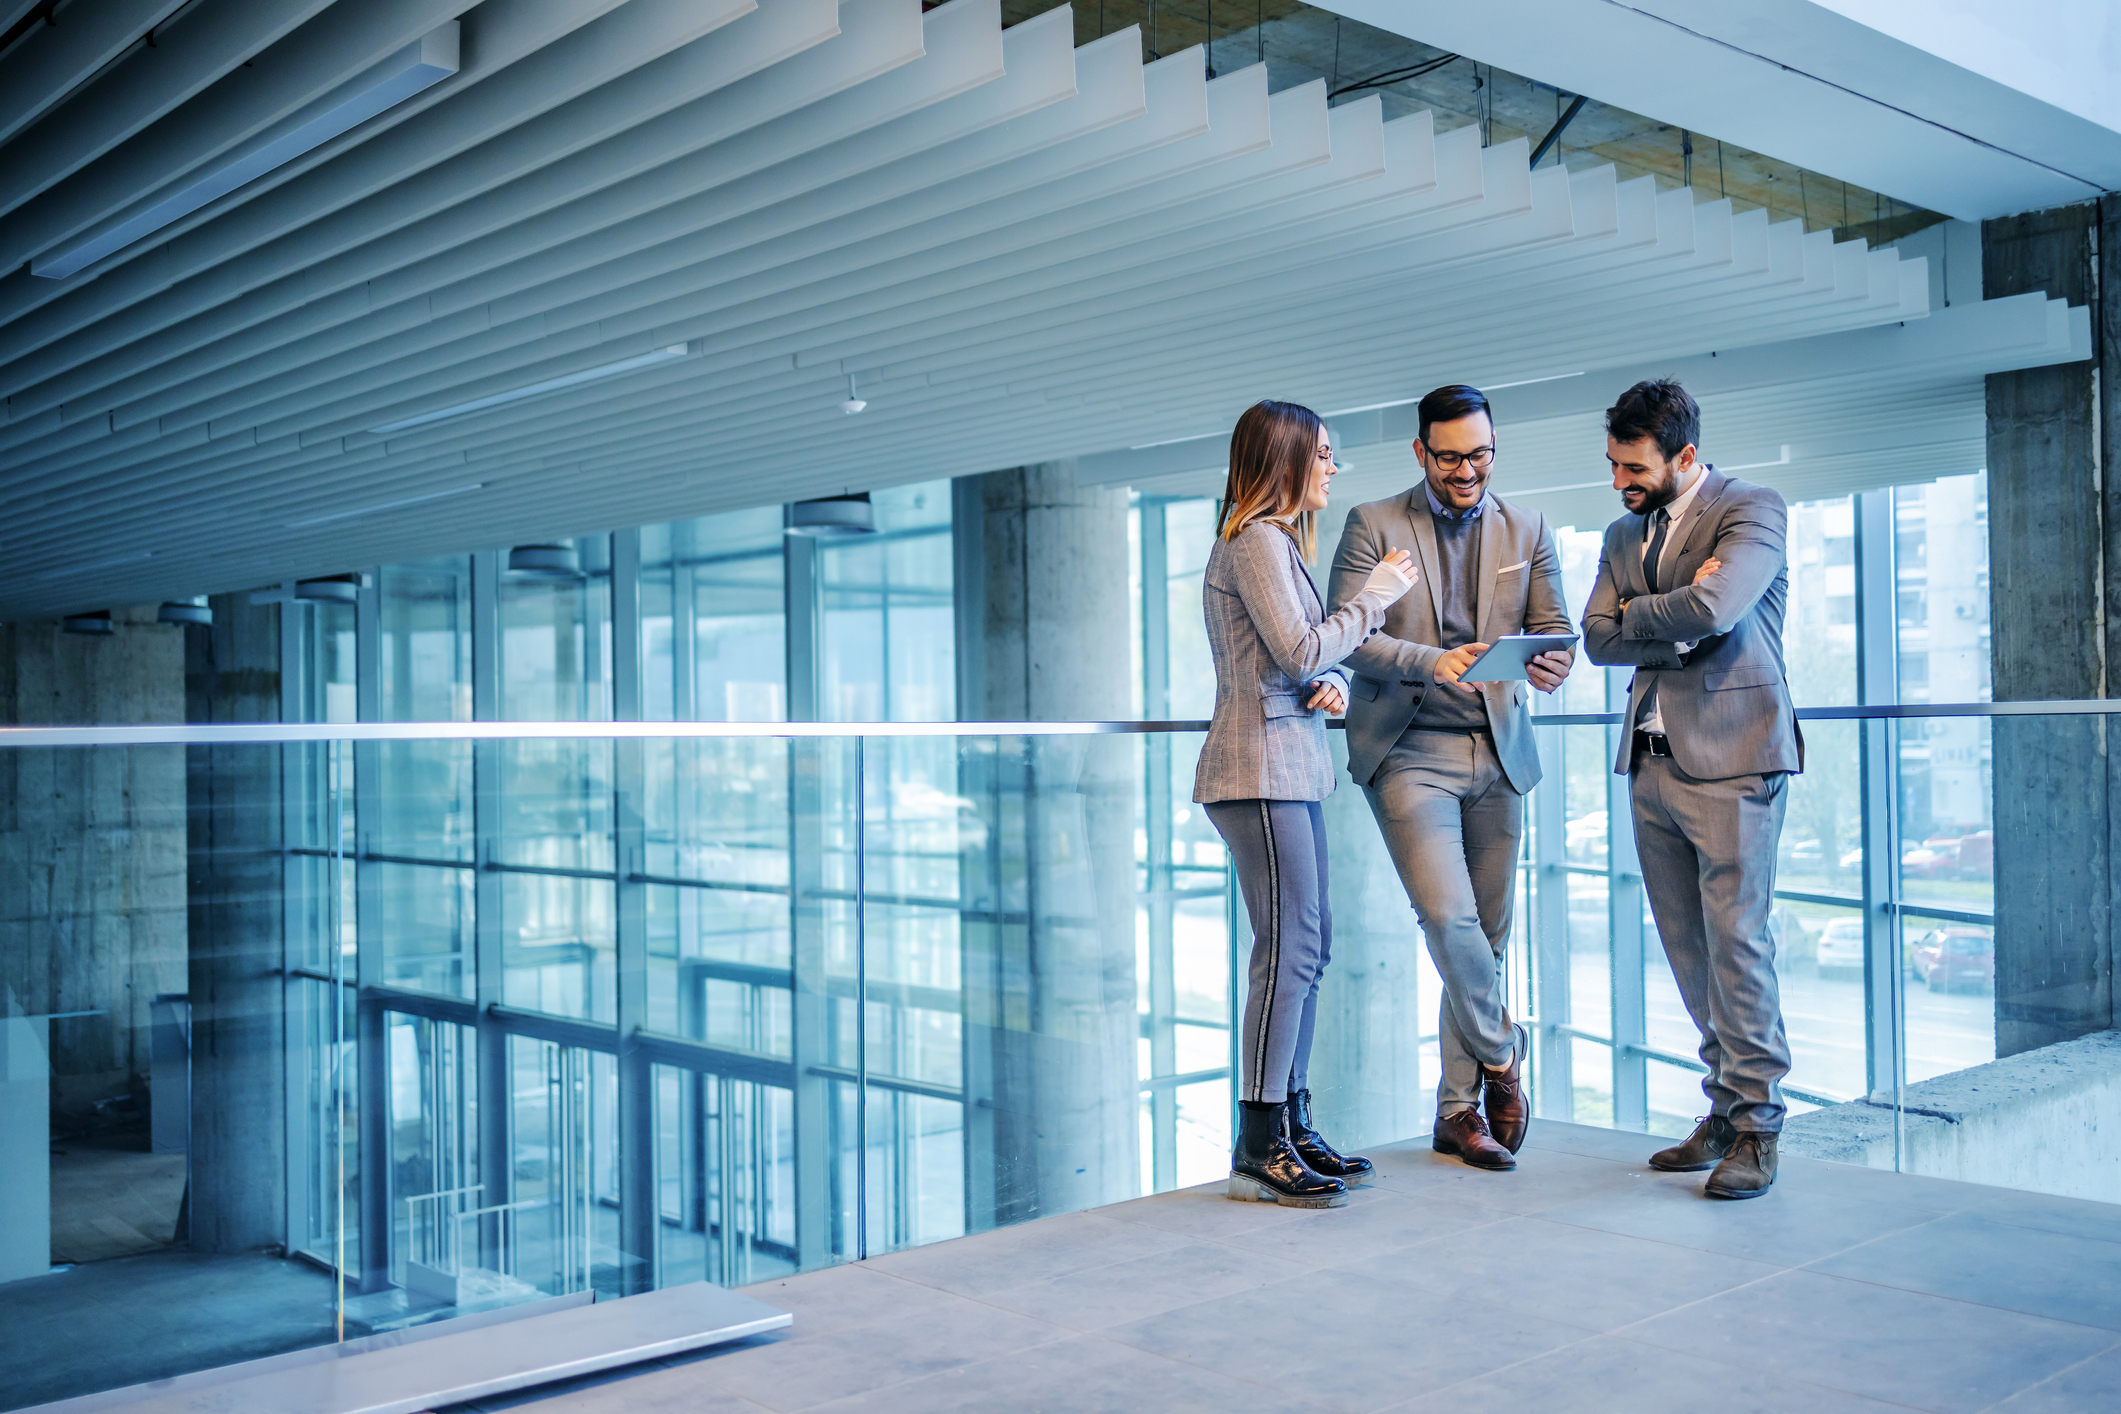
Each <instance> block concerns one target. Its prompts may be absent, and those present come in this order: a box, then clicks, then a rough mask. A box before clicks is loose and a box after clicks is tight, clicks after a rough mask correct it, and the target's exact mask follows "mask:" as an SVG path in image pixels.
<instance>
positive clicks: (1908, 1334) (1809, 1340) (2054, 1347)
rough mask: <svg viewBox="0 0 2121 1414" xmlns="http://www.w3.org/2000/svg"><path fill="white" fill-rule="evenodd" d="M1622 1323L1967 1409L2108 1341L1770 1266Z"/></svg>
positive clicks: (2082, 1331)
mask: <svg viewBox="0 0 2121 1414" xmlns="http://www.w3.org/2000/svg"><path fill="white" fill-rule="evenodd" d="M1622 1334H1623V1335H1625V1336H1626V1337H1627V1338H1628V1339H1629V1340H1636V1341H1641V1342H1643V1343H1645V1344H1649V1345H1661V1346H1664V1347H1665V1348H1666V1349H1670V1350H1680V1351H1685V1352H1687V1353H1690V1354H1694V1355H1699V1356H1702V1357H1704V1358H1706V1359H1709V1360H1713V1361H1718V1362H1721V1363H1723V1364H1725V1365H1726V1366H1728V1367H1731V1368H1734V1369H1745V1370H1752V1369H1759V1368H1763V1365H1765V1367H1766V1368H1770V1369H1777V1370H1789V1371H1794V1372H1801V1373H1802V1374H1803V1376H1804V1377H1805V1378H1806V1379H1807V1380H1809V1381H1812V1382H1816V1383H1818V1384H1822V1385H1826V1386H1828V1387H1830V1388H1834V1389H1843V1390H1848V1391H1850V1392H1852V1393H1856V1394H1862V1395H1868V1396H1869V1397H1871V1398H1873V1399H1883V1400H1890V1401H1897V1402H1900V1403H1903V1404H1911V1405H1914V1406H1916V1407H1917V1408H1922V1409H1936V1410H1943V1411H1961V1410H1964V1411H1969V1414H1971V1411H1974V1410H1979V1409H1984V1408H1986V1407H1988V1406H1989V1405H1991V1404H1994V1403H1996V1402H1997V1401H1998V1400H2001V1399H2005V1398H2007V1397H2009V1396H2010V1395H2012V1394H2015V1393H2017V1392H2018V1391H2019V1390H2021V1389H2024V1388H2026V1387H2028V1386H2029V1385H2032V1384H2033V1383H2035V1382H2036V1381H2038V1380H2041V1379H2044V1378H2046V1377H2047V1376H2048V1375H2051V1374H2053V1373H2054V1372H2056V1371H2057V1370H2060V1369H2062V1368H2064V1367H2066V1366H2069V1365H2073V1364H2075V1363H2077V1362H2078V1361H2080V1360H2083V1359H2085V1358H2086V1357H2088V1356H2091V1355H2094V1354H2097V1353H2098V1352H2099V1351H2101V1350H2104V1349H2106V1348H2107V1347H2109V1346H2111V1345H2112V1344H2113V1336H2112V1335H2111V1334H2110V1333H2108V1332H2106V1331H2102V1330H2096V1329H2093V1328H2092V1327H2089V1326H2077V1325H2067V1324H2064V1323H2063V1322H2060V1321H2050V1320H2045V1319H2042V1318H2041V1317H2038V1316H2027V1315H2021V1314H2020V1313H2018V1312H2016V1311H2001V1310H1997V1309H1996V1308H1994V1307H1991V1306H1976V1305H1972V1304H1969V1303H1967V1302H1964V1301H1953V1300H1950V1299H1948V1298H1946V1297H1941V1296H1927V1295H1922V1294H1920V1293H1917V1292H1910V1291H1898V1290H1895V1289H1893V1288H1891V1287H1883V1286H1874V1285H1872V1284H1870V1283H1868V1282H1858V1281H1849V1280H1846V1279H1844V1278H1840V1277H1829V1276H1822V1275H1820V1274H1818V1273H1817V1272H1808V1271H1807V1272H1781V1273H1778V1274H1777V1275H1775V1276H1772V1277H1769V1278H1768V1279H1767V1280H1765V1281H1761V1282H1756V1283H1754V1284H1753V1285H1751V1286H1748V1287H1745V1288H1743V1289H1741V1290H1738V1291H1733V1292H1727V1293H1725V1294H1724V1295H1721V1296H1712V1297H1710V1298H1709V1299H1707V1300H1705V1301H1700V1302H1696V1303H1695V1304H1694V1305H1692V1306H1687V1307H1684V1308H1682V1309H1680V1310H1678V1311H1673V1312H1669V1313H1667V1314H1665V1315H1662V1316H1656V1317H1652V1318H1651V1319H1649V1320H1647V1321H1643V1322H1641V1323H1639V1324H1637V1325H1633V1326H1629V1327H1628V1328H1627V1329H1626V1330H1625V1331H1624V1332H1622ZM1704 1407H1709V1406H1704Z"/></svg>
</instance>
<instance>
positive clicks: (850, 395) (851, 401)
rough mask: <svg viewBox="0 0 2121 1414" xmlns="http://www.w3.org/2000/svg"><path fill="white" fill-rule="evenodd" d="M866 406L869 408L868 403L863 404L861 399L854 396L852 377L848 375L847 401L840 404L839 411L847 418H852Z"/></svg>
mask: <svg viewBox="0 0 2121 1414" xmlns="http://www.w3.org/2000/svg"><path fill="white" fill-rule="evenodd" d="M867 406H869V404H868V403H866V402H864V401H863V400H862V399H860V398H858V397H856V396H855V395H854V375H853V374H852V373H850V374H848V375H847V401H846V402H844V403H841V404H840V411H841V412H843V413H846V414H847V416H849V417H852V416H854V415H855V414H856V413H858V412H860V411H861V410H862V409H863V408H865V407H867Z"/></svg>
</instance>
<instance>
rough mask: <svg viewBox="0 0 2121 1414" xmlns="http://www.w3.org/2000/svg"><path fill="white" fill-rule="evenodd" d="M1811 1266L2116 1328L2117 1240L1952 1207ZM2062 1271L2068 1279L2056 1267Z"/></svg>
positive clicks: (2120, 1268) (2120, 1303) (2120, 1262)
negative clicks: (2007, 1221) (1918, 1224)
mask: <svg viewBox="0 0 2121 1414" xmlns="http://www.w3.org/2000/svg"><path fill="white" fill-rule="evenodd" d="M1811 1270H1813V1271H1816V1272H1824V1273H1826V1274H1827V1275H1829V1276H1843V1277H1854V1278H1856V1279H1857V1280H1859V1281H1870V1282H1877V1283H1879V1284H1880V1285H1884V1286H1897V1287H1901V1288H1903V1289H1905V1290H1908V1291H1926V1292H1929V1293H1930V1294H1931V1295H1933V1296H1950V1297H1955V1298H1957V1299H1958V1300H1961V1301H1978V1302H1981V1303H1982V1304H1983V1305H1988V1306H2001V1307H2003V1308H2005V1309H2006V1310H2011V1311H2025V1312H2028V1313H2030V1314H2032V1315H2035V1316H2047V1317H2051V1318H2052V1319H2054V1320H2058V1321H2076V1322H2078V1323H2079V1324H2082V1325H2088V1326H2104V1327H2106V1328H2107V1329H2108V1330H2121V1243H2116V1242H2105V1241H2101V1240H2100V1239H2099V1238H2096V1237H2087V1236H2084V1235H2082V1234H2070V1235H2067V1236H2065V1235H2064V1234H2062V1233H2058V1232H2047V1231H2044V1230H2042V1229H2038V1228H2026V1227H2017V1226H2012V1225H2008V1224H2004V1223H1999V1222H1994V1221H1991V1220H1990V1219H1988V1218H1986V1217H1983V1216H1981V1215H1980V1214H1978V1213H1953V1214H1951V1215H1950V1216H1948V1217H1942V1218H1939V1219H1937V1221H1935V1222H1933V1223H1925V1224H1924V1225H1922V1226H1921V1227H1918V1228H1914V1229H1911V1230H1909V1231H1907V1232H1901V1233H1895V1234H1893V1235H1892V1236H1890V1237H1882V1238H1880V1239H1878V1240H1877V1241H1876V1242H1867V1243H1865V1244H1864V1245H1862V1246H1861V1247H1851V1248H1850V1249H1849V1250H1848V1251H1846V1252H1840V1253H1836V1254H1835V1255H1834V1256H1832V1257H1828V1258H1826V1259H1825V1260H1824V1261H1820V1262H1816V1263H1814V1264H1813V1265H1812V1268H1811ZM2062 1272H2067V1273H2068V1274H2069V1277H2068V1280H2066V1281H2063V1280H2058V1279H2057V1274H2058V1273H2062Z"/></svg>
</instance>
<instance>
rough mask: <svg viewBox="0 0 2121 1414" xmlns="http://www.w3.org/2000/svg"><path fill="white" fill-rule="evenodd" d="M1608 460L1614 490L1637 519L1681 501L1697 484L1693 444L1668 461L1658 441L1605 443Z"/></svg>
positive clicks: (1647, 439)
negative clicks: (1688, 489)
mask: <svg viewBox="0 0 2121 1414" xmlns="http://www.w3.org/2000/svg"><path fill="white" fill-rule="evenodd" d="M1605 459H1606V460H1607V461H1608V462H1610V463H1612V466H1613V489H1614V490H1615V491H1618V492H1619V493H1620V500H1621V503H1622V504H1623V505H1625V506H1626V507H1627V508H1628V509H1629V510H1631V511H1633V512H1634V513H1635V514H1636V515H1648V514H1649V513H1650V512H1651V511H1654V510H1656V509H1657V508H1658V507H1659V506H1668V505H1670V504H1671V503H1672V502H1673V501H1675V500H1677V499H1678V498H1679V496H1680V494H1681V493H1682V492H1684V491H1685V490H1686V488H1687V487H1689V486H1691V485H1693V484H1694V470H1695V462H1694V448H1693V445H1692V444H1691V443H1689V444H1688V445H1686V446H1684V447H1681V448H1680V449H1679V455H1678V456H1676V457H1671V458H1667V457H1666V456H1665V454H1664V451H1663V449H1662V448H1660V447H1659V446H1658V445H1657V439H1656V438H1654V437H1642V438H1638V439H1637V440H1635V441H1633V442H1618V441H1615V440H1614V439H1613V438H1611V437H1608V438H1606V439H1605Z"/></svg>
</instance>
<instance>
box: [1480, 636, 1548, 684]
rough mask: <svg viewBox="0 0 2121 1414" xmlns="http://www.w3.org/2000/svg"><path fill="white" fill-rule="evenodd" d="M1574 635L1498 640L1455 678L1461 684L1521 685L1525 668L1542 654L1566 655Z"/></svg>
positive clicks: (1525, 676) (1525, 674)
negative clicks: (1492, 683)
mask: <svg viewBox="0 0 2121 1414" xmlns="http://www.w3.org/2000/svg"><path fill="white" fill-rule="evenodd" d="M1575 646H1576V635H1575V634H1573V633H1513V634H1509V635H1506V636H1505V637H1502V638H1498V639H1496V640H1495V642H1494V643H1493V644H1492V645H1491V646H1490V647H1489V649H1488V651H1487V652H1485V653H1483V654H1481V655H1480V656H1479V657H1478V658H1476V659H1474V660H1473V663H1472V666H1470V667H1468V668H1467V669H1466V670H1465V671H1464V672H1463V673H1461V674H1460V675H1459V677H1458V681H1460V682H1524V681H1525V680H1526V679H1527V677H1528V676H1529V674H1528V673H1527V672H1526V671H1525V668H1526V665H1527V664H1528V663H1530V662H1531V661H1532V660H1533V659H1534V658H1537V657H1538V656H1539V655H1540V654H1542V653H1566V652H1568V651H1569V650H1570V649H1571V648H1573V647H1575Z"/></svg>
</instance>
